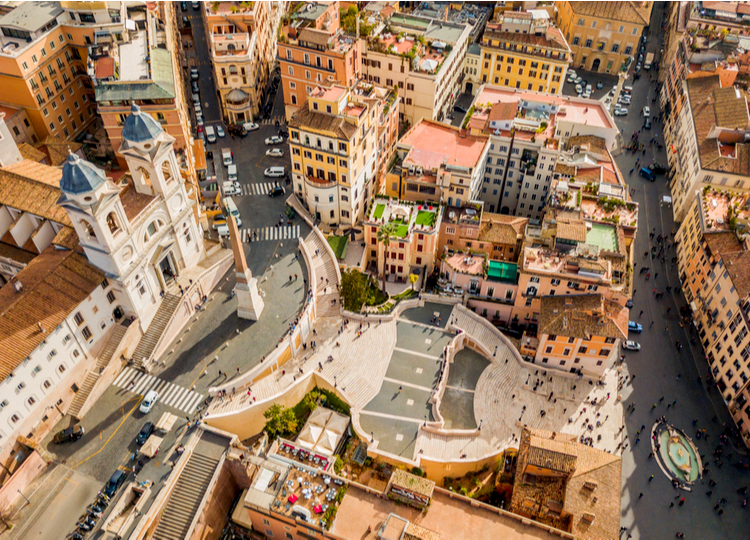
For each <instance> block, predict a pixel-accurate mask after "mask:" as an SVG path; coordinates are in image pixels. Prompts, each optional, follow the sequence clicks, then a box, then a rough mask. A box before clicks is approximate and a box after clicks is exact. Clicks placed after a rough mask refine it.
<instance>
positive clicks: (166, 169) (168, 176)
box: [161, 160, 174, 182]
mask: <svg viewBox="0 0 750 540" xmlns="http://www.w3.org/2000/svg"><path fill="white" fill-rule="evenodd" d="M161 172H162V174H163V175H164V180H166V181H167V182H171V181H172V180H174V177H173V176H172V167H170V166H169V160H166V161H165V162H164V163H162V164H161Z"/></svg>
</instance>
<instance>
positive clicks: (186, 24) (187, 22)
mask: <svg viewBox="0 0 750 540" xmlns="http://www.w3.org/2000/svg"><path fill="white" fill-rule="evenodd" d="M182 26H184V27H185V28H190V19H188V18H187V17H183V18H182Z"/></svg>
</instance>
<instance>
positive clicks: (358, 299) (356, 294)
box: [340, 268, 369, 312]
mask: <svg viewBox="0 0 750 540" xmlns="http://www.w3.org/2000/svg"><path fill="white" fill-rule="evenodd" d="M368 281H369V280H368V276H366V275H365V274H363V273H362V272H360V271H359V270H355V269H352V268H350V269H348V270H344V271H343V272H341V287H340V293H341V302H342V303H343V304H344V309H347V310H349V311H354V312H358V311H359V310H360V309H362V304H364V302H365V300H367V294H368V288H369V286H368Z"/></svg>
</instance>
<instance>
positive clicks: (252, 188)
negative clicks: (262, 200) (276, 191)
mask: <svg viewBox="0 0 750 540" xmlns="http://www.w3.org/2000/svg"><path fill="white" fill-rule="evenodd" d="M277 185H279V184H278V182H259V183H257V184H242V185H241V186H240V187H241V188H242V195H268V192H269V191H271V188H273V187H275V186H277Z"/></svg>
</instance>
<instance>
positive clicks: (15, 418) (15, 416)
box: [10, 414, 21, 424]
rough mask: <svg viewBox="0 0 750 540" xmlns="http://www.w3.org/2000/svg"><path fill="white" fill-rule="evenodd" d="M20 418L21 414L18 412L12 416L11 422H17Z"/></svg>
mask: <svg viewBox="0 0 750 540" xmlns="http://www.w3.org/2000/svg"><path fill="white" fill-rule="evenodd" d="M20 419H21V417H20V416H18V415H17V414H14V415H13V416H11V417H10V423H11V424H17V423H18V421H19V420H20Z"/></svg>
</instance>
